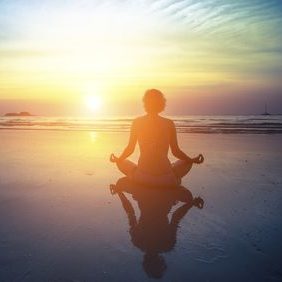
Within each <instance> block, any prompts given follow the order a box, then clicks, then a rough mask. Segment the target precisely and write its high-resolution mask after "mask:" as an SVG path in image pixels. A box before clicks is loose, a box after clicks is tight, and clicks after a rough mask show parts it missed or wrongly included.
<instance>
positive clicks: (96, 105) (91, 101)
mask: <svg viewBox="0 0 282 282" xmlns="http://www.w3.org/2000/svg"><path fill="white" fill-rule="evenodd" d="M84 102H85V105H86V107H87V108H88V109H89V110H91V111H93V112H97V111H99V110H100V109H101V107H102V104H103V101H102V98H101V97H100V96H94V95H88V96H86V97H85V100H84Z"/></svg>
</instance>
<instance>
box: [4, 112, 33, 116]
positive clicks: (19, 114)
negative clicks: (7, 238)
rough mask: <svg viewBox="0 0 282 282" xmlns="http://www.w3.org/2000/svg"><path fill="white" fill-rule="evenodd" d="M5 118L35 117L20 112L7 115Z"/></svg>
mask: <svg viewBox="0 0 282 282" xmlns="http://www.w3.org/2000/svg"><path fill="white" fill-rule="evenodd" d="M4 116H5V117H29V116H33V115H32V114H30V113H29V112H19V113H6V114H5V115H4Z"/></svg>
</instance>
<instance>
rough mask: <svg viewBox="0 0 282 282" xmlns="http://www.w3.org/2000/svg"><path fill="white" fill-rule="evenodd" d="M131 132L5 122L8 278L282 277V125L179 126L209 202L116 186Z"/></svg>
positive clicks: (2, 242)
mask: <svg viewBox="0 0 282 282" xmlns="http://www.w3.org/2000/svg"><path fill="white" fill-rule="evenodd" d="M127 136H128V134H127V133H94V132H92V133H91V132H62V131H61V132H54V131H13V130H9V131H5V130H2V131H1V132H0V157H1V159H0V281H152V279H153V278H154V277H155V278H157V277H159V278H161V281H174V282H177V281H281V280H282V266H281V261H282V243H281V238H282V215H281V206H282V174H281V171H282V149H281V144H282V135H240V134H237V135H231V134H230V135H228V134H226V135H224V134H179V143H180V145H181V146H182V148H183V150H184V151H186V152H187V153H188V154H190V155H192V156H193V155H196V154H197V153H203V155H204V156H205V158H206V160H205V163H204V164H202V165H199V166H195V167H193V168H192V171H191V172H190V174H189V175H188V176H186V177H185V178H184V180H183V186H184V187H185V188H186V189H189V191H190V192H191V193H192V194H193V196H194V197H196V196H201V197H202V198H203V199H204V202H205V203H204V208H203V209H198V208H197V207H188V206H186V207H183V205H184V204H183V203H181V202H177V199H176V198H173V197H174V196H173V195H172V196H169V197H164V196H163V195H162V194H160V191H147V192H146V193H147V194H146V196H144V195H145V194H144V193H145V192H144V193H143V192H141V194H140V192H139V194H138V193H137V194H136V193H133V197H134V199H133V198H132V193H131V194H130V193H128V192H123V193H122V195H123V196H125V197H126V199H127V200H124V198H123V196H122V195H120V194H115V195H112V194H111V193H110V189H109V186H110V184H115V183H116V182H117V181H118V180H119V178H121V177H122V175H121V173H119V172H118V171H117V169H116V168H115V167H114V165H113V164H111V163H110V162H108V157H109V154H110V153H111V152H116V153H119V152H120V151H121V148H122V147H123V146H124V145H125V143H126V141H127ZM137 153H138V152H136V153H135V155H134V156H133V157H132V160H135V161H136V158H137ZM187 191H188V190H187ZM129 192H130V191H129ZM161 192H165V191H161ZM172 198H173V199H174V200H171V199H172ZM154 201H155V204H154ZM137 202H138V203H137ZM144 203H145V208H144ZM146 203H150V206H149V207H148V206H146ZM138 204H139V207H140V206H141V208H142V207H143V212H142V215H143V216H142V219H141V221H140V220H139V216H140V211H139V207H138ZM184 206H185V205H184ZM181 207H182V208H181ZM147 208H148V209H147ZM133 209H134V210H135V212H133ZM144 209H147V210H145V211H144ZM177 210H178V212H176V213H175V211H177ZM160 211H161V212H160ZM167 213H168V214H167ZM150 214H152V217H150V216H149V215H150ZM166 215H168V218H169V220H167V219H166ZM171 217H172V219H171ZM150 218H151V219H150ZM152 219H154V220H153V221H152ZM176 219H177V220H176ZM154 221H155V222H156V224H155V225H154ZM153 229H154V230H153ZM152 230H153V231H152ZM158 238H160V240H157V239H158ZM164 238H165V239H164ZM145 252H146V255H145V258H144V253H145Z"/></svg>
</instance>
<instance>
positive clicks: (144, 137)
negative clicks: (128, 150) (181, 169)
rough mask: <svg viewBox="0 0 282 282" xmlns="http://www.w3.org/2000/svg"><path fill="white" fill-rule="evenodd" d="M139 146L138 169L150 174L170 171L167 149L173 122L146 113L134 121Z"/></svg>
mask: <svg viewBox="0 0 282 282" xmlns="http://www.w3.org/2000/svg"><path fill="white" fill-rule="evenodd" d="M133 124H134V128H135V130H136V131H135V132H136V135H137V141H138V144H139V147H140V158H139V161H138V169H140V170H141V171H143V172H149V173H150V174H152V175H161V174H168V173H171V172H172V168H171V164H170V161H169V159H168V150H169V144H170V137H171V131H172V126H173V123H172V121H171V120H169V119H166V118H163V117H161V116H158V115H153V116H152V115H146V116H142V117H139V118H137V119H136V120H135V121H134V123H133Z"/></svg>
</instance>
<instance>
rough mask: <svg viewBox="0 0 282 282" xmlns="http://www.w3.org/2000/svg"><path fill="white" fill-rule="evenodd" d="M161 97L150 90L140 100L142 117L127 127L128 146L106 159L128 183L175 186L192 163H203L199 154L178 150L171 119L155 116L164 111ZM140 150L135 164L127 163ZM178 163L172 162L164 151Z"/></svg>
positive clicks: (163, 99)
mask: <svg viewBox="0 0 282 282" xmlns="http://www.w3.org/2000/svg"><path fill="white" fill-rule="evenodd" d="M165 101H166V100H165V98H164V96H163V94H162V93H161V92H160V91H159V90H157V89H150V90H147V91H146V92H145V95H144V97H143V102H144V108H145V111H146V112H147V114H146V115H144V116H141V117H138V118H136V119H135V120H134V121H133V123H132V126H131V131H130V138H129V142H128V145H127V146H126V148H125V149H124V151H123V152H122V154H121V155H120V157H116V156H115V155H114V154H112V155H111V157H110V160H111V161H112V162H114V163H116V164H117V167H118V168H119V170H120V171H121V172H122V173H124V174H125V175H126V176H128V177H129V178H131V179H132V180H134V181H136V182H138V183H142V184H147V185H153V186H178V185H180V183H181V178H182V177H183V176H184V175H186V174H187V173H188V172H189V170H190V169H191V168H192V165H193V164H194V163H196V164H200V163H202V162H203V161H204V157H203V156H202V154H200V155H198V156H197V157H195V158H190V157H189V156H187V155H186V154H185V153H184V152H183V151H181V150H180V148H179V146H178V142H177V135H176V129H175V125H174V123H173V121H172V120H170V119H168V118H164V117H162V116H160V115H159V113H160V112H162V111H163V110H164V108H165ZM137 142H138V144H139V147H140V157H139V160H138V164H137V165H136V164H135V163H133V162H131V161H129V160H127V158H128V157H129V156H130V155H131V154H132V153H133V152H134V150H135V146H136V143H137ZM169 148H170V149H171V152H172V154H173V155H174V156H175V157H176V158H178V159H179V160H178V161H176V162H175V163H172V164H171V162H170V161H169V159H168V150H169Z"/></svg>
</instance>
